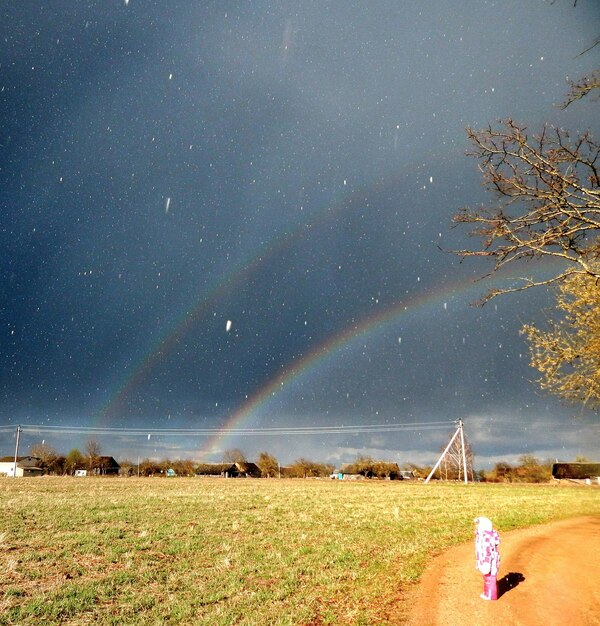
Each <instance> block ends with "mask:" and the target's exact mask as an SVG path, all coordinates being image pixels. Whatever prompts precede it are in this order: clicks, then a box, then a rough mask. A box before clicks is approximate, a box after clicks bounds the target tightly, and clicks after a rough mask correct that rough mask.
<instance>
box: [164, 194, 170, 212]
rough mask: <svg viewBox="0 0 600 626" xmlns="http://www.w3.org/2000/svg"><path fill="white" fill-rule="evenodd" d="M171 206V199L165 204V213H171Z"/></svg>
mask: <svg viewBox="0 0 600 626" xmlns="http://www.w3.org/2000/svg"><path fill="white" fill-rule="evenodd" d="M170 206H171V198H167V201H166V202H165V213H168V212H169V207H170Z"/></svg>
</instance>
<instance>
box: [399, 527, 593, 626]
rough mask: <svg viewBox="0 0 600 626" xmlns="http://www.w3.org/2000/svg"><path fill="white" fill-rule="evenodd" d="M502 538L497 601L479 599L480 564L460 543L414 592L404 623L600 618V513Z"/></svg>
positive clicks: (506, 623)
mask: <svg viewBox="0 0 600 626" xmlns="http://www.w3.org/2000/svg"><path fill="white" fill-rule="evenodd" d="M500 538H501V544H500V555H501V559H502V560H501V563H500V573H499V586H498V589H499V595H500V597H499V598H498V600H497V601H492V602H489V601H485V600H482V599H481V598H480V597H479V594H480V593H481V592H482V591H483V582H482V576H481V574H479V573H478V572H477V570H476V569H475V563H474V561H475V557H474V547H473V544H467V545H461V546H457V547H455V548H452V549H451V550H449V551H448V552H446V553H444V554H443V555H441V556H439V557H437V558H436V559H435V560H434V561H433V563H432V564H431V566H430V567H429V568H428V570H427V571H426V573H425V575H424V577H423V579H422V581H421V584H420V585H419V586H418V587H417V588H416V589H415V590H413V591H412V592H411V594H410V595H409V597H408V602H407V606H408V610H409V616H408V622H407V623H408V624H409V625H411V626H417V625H418V626H436V625H440V626H441V625H443V626H478V625H482V626H483V625H485V626H495V625H496V624H498V625H502V626H517V625H519V626H520V625H522V626H537V625H543V626H554V625H556V626H559V625H560V626H564V625H565V624H569V626H591V625H594V624H600V517H579V518H574V519H570V520H564V521H561V522H555V523H553V524H548V525H544V526H538V527H534V528H529V529H526V530H519V531H513V532H509V533H501V535H500ZM405 606H406V605H405ZM402 621H403V622H404V621H405V620H404V619H403V620H402Z"/></svg>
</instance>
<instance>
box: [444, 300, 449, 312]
mask: <svg viewBox="0 0 600 626" xmlns="http://www.w3.org/2000/svg"><path fill="white" fill-rule="evenodd" d="M447 310H448V303H447V302H444V311H447Z"/></svg>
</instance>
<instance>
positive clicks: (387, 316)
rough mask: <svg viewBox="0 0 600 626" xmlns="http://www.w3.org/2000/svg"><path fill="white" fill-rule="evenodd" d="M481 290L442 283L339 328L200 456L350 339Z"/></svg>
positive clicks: (266, 388) (261, 393) (470, 284)
mask: <svg viewBox="0 0 600 626" xmlns="http://www.w3.org/2000/svg"><path fill="white" fill-rule="evenodd" d="M483 291H485V288H484V287H482V285H481V284H480V283H479V282H476V281H474V280H473V279H472V278H468V279H463V280H462V281H460V282H457V283H452V284H449V285H443V286H441V287H439V288H438V289H436V290H433V291H430V292H426V293H421V294H419V295H417V296H415V297H413V298H412V299H411V300H409V301H405V302H400V303H397V304H395V305H393V306H391V307H389V308H387V309H385V310H382V311H380V312H378V313H375V314H374V315H371V316H369V317H366V318H364V319H362V320H360V321H359V322H357V323H355V324H352V325H351V326H349V327H347V328H345V329H343V330H342V331H340V332H339V333H337V334H335V335H333V336H332V337H330V338H328V339H327V340H326V341H325V342H323V343H321V344H320V345H318V346H317V347H315V348H313V349H312V350H311V351H309V352H307V353H306V354H305V355H303V356H302V357H301V358H300V359H297V360H296V361H294V362H293V363H291V364H290V366H289V367H288V368H287V369H286V370H285V371H283V372H282V373H281V374H279V375H278V376H276V377H274V378H272V379H271V380H269V381H268V382H267V383H266V384H265V385H263V387H261V388H260V389H259V390H258V391H257V392H256V393H255V394H254V395H253V396H252V397H250V398H248V399H247V400H246V401H245V402H244V403H243V404H242V405H241V406H240V407H239V408H238V409H237V410H236V411H235V412H234V413H232V414H231V415H230V416H229V418H228V419H227V421H226V422H225V423H224V424H223V426H222V427H221V432H219V433H217V434H215V435H214V436H212V437H211V438H209V440H208V441H207V442H206V443H205V445H204V446H203V447H202V448H201V450H200V453H201V455H207V454H210V453H211V452H215V451H218V450H219V448H221V447H223V445H224V441H225V439H226V438H227V437H228V436H230V435H231V433H230V432H228V431H230V430H231V429H239V428H241V427H242V426H243V424H244V422H247V421H250V420H251V419H253V418H258V417H259V413H261V412H262V411H264V409H265V407H266V406H267V405H268V403H269V401H270V400H271V399H272V398H274V397H275V395H276V394H277V392H278V391H279V390H281V389H283V388H284V387H287V386H289V385H290V384H292V383H296V382H298V381H299V380H301V379H302V378H306V377H308V376H310V375H312V374H314V373H315V371H316V370H317V369H318V368H320V367H324V366H326V364H327V363H329V362H331V361H333V360H334V359H335V357H336V355H337V354H339V352H340V351H342V350H344V349H346V348H347V347H348V346H350V345H351V344H353V343H354V342H358V341H360V340H364V339H365V338H368V337H372V336H373V335H375V334H377V333H379V332H383V331H384V330H385V328H386V327H388V326H391V325H393V324H397V323H398V322H399V320H401V319H402V318H403V317H405V316H408V315H415V314H422V313H423V311H424V310H427V309H430V310H435V308H436V307H443V306H444V305H445V303H447V302H448V301H450V300H451V299H456V298H457V297H459V296H460V297H461V298H464V297H465V296H466V297H471V298H475V297H476V296H477V295H481V294H482V292H483Z"/></svg>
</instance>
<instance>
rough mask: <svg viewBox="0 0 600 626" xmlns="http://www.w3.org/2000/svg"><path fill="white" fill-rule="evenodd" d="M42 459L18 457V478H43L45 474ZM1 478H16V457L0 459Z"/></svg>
mask: <svg viewBox="0 0 600 626" xmlns="http://www.w3.org/2000/svg"><path fill="white" fill-rule="evenodd" d="M41 466H42V459H39V458H38V457H36V456H19V457H17V467H16V470H17V471H16V476H17V478H18V477H23V476H25V477H26V476H41V475H42V473H43V469H42V467H41ZM0 476H10V477H14V476H15V457H14V456H13V457H10V456H4V457H2V458H0Z"/></svg>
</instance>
